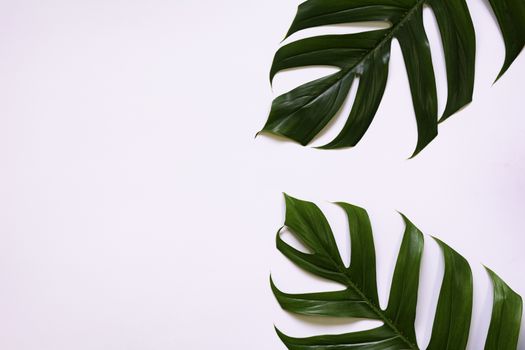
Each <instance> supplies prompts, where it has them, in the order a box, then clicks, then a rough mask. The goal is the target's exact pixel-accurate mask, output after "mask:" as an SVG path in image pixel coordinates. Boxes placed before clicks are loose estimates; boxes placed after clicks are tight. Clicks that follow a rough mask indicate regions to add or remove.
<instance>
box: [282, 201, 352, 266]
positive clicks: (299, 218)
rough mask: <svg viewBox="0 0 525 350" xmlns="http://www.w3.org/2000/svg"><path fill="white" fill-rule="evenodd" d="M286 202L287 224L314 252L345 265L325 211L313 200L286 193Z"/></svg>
mask: <svg viewBox="0 0 525 350" xmlns="http://www.w3.org/2000/svg"><path fill="white" fill-rule="evenodd" d="M284 198H285V203H286V220H285V222H284V224H285V226H286V227H288V228H289V229H290V230H291V231H292V232H293V233H294V234H295V235H296V236H297V237H299V238H300V239H301V241H302V242H303V243H305V244H306V245H307V246H308V247H309V248H310V249H312V251H313V252H314V253H317V254H322V255H325V256H327V257H329V258H331V259H332V260H333V261H334V263H335V264H337V265H338V266H340V267H344V264H343V261H342V260H341V256H340V255H339V249H338V248H337V244H336V242H335V238H334V234H333V233H332V229H331V228H330V224H328V221H327V220H326V217H325V216H324V214H323V212H322V211H321V210H320V209H319V207H318V206H317V205H315V204H314V203H312V202H307V201H302V200H300V199H296V198H293V197H291V196H288V195H287V194H285V195H284Z"/></svg>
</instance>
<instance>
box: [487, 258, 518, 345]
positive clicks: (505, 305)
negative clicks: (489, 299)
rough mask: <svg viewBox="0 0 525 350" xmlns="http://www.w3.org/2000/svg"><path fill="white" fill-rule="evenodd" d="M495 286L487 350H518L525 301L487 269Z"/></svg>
mask: <svg viewBox="0 0 525 350" xmlns="http://www.w3.org/2000/svg"><path fill="white" fill-rule="evenodd" d="M486 270H487V272H488V274H489V276H490V278H491V280H492V285H493V290H494V303H493V306H492V317H491V320H490V327H489V332H488V335H487V340H486V342H485V350H516V348H517V346H518V339H519V336H520V327H521V317H522V313H523V301H522V299H521V297H520V296H519V295H518V294H517V293H516V292H514V291H513V290H512V289H511V288H510V287H509V286H508V285H507V284H506V283H505V282H504V281H503V280H502V279H501V278H499V276H498V275H496V274H495V273H494V272H493V271H492V270H490V269H489V268H486Z"/></svg>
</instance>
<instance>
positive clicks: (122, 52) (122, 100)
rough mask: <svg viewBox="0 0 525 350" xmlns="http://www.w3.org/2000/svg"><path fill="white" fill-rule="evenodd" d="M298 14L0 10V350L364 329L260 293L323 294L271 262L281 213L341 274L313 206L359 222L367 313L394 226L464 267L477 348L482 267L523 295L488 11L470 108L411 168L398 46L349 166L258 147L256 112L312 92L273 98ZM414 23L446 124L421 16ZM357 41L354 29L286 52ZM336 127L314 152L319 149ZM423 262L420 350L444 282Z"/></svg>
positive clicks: (224, 343)
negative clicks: (368, 260)
mask: <svg viewBox="0 0 525 350" xmlns="http://www.w3.org/2000/svg"><path fill="white" fill-rule="evenodd" d="M299 3H300V1H299V0H293V1H292V0H290V1H282V0H271V1H253V0H252V1H240V0H225V1H189V0H188V1H186V0H171V1H168V0H166V1H161V0H153V1H152V0H150V1H145V0H141V1H137V0H133V1H119V0H103V1H102V0H90V1H70V0H68V1H66V0H48V1H36V0H33V1H31V0H20V1H6V0H3V1H1V2H0V348H1V349H6V350H37V349H38V350H66V349H76V350H94V349H104V350H106V349H107V350H144V349H148V350H151V349H158V350H165V349H261V350H262V349H284V346H283V345H282V344H281V343H280V341H279V339H278V338H277V337H276V335H275V333H274V330H273V325H274V324H275V325H276V326H278V327H279V328H280V329H281V330H283V331H285V332H287V333H289V334H290V335H294V336H309V335H314V334H320V333H323V332H326V333H337V332H344V331H346V330H350V329H357V328H362V327H367V326H369V324H368V323H366V322H359V323H357V324H356V323H355V322H354V323H349V322H348V320H342V321H341V320H324V321H323V320H320V319H315V320H313V322H311V320H309V318H305V317H296V316H292V315H289V314H287V313H285V312H284V311H282V310H280V308H279V307H278V305H277V303H276V302H275V300H274V298H273V296H272V294H271V291H270V288H269V275H270V272H271V273H272V275H273V277H274V280H275V282H276V283H277V284H278V286H279V287H280V288H281V289H283V290H285V291H289V292H308V291H314V290H323V288H324V289H328V288H337V286H335V285H332V284H327V283H326V282H323V281H320V280H316V279H313V278H312V277H311V276H309V275H306V274H304V273H303V272H301V271H299V270H298V269H297V268H295V267H294V266H293V265H291V264H290V263H289V262H288V261H286V260H285V258H283V257H282V256H280V255H279V253H278V252H277V250H276V249H275V245H274V239H275V232H276V230H277V229H278V228H279V227H280V226H281V225H282V223H283V220H284V205H283V204H284V203H283V198H282V192H287V193H289V194H291V195H293V196H296V197H299V198H303V199H307V200H312V201H315V202H317V203H319V204H320V205H321V207H322V208H323V209H326V210H327V214H328V216H329V218H330V220H331V222H332V223H333V228H334V231H335V232H336V234H337V239H338V242H339V243H340V247H341V251H342V252H343V253H344V254H346V255H345V256H346V257H347V259H348V256H347V255H348V250H349V249H348V237H347V231H346V230H347V228H346V222H345V219H344V217H343V216H342V212H340V211H339V210H337V209H336V208H335V207H334V206H333V205H331V204H330V203H329V202H331V201H347V202H351V203H354V204H357V205H360V206H363V207H365V208H367V209H369V212H370V215H371V218H372V222H373V227H374V229H375V238H376V245H377V250H378V279H379V283H380V286H379V287H380V292H381V300H382V303H383V304H386V301H387V300H386V299H387V295H388V287H389V284H390V278H391V275H392V272H393V264H394V261H395V257H396V254H397V250H398V248H399V243H400V237H401V234H402V230H403V227H402V222H401V219H400V217H399V215H398V214H397V212H396V210H397V211H400V212H403V213H404V214H405V215H407V216H408V217H409V218H410V219H411V220H412V221H413V222H414V223H415V224H416V225H417V226H418V227H419V228H420V229H421V230H422V231H423V232H425V233H426V234H429V235H434V236H437V237H439V238H441V239H442V240H444V241H445V242H447V243H448V244H450V245H451V246H452V247H454V248H455V249H456V250H458V251H459V252H460V253H462V254H463V255H464V256H465V257H466V258H468V259H469V261H470V262H471V263H472V267H473V270H474V273H475V287H476V290H475V312H474V317H473V331H472V334H471V338H470V342H469V349H482V348H483V343H484V337H485V333H486V330H487V327H488V322H489V315H490V308H491V298H492V294H491V293H492V292H491V286H490V282H489V281H488V278H487V276H486V274H485V273H484V271H483V269H482V266H481V263H483V264H486V265H487V266H489V267H491V268H492V269H494V270H495V271H496V272H497V273H498V274H499V275H500V276H501V277H502V278H503V279H505V280H506V281H507V282H508V283H509V284H510V285H511V286H512V287H513V288H514V289H515V290H516V291H517V292H518V293H520V294H522V295H525V279H524V278H523V270H524V268H525V254H524V251H523V247H524V246H525V245H524V244H525V229H524V227H525V215H524V208H525V137H524V136H525V119H524V113H523V96H524V94H523V77H524V76H525V57H524V55H522V56H521V57H520V58H519V59H518V60H517V61H516V62H515V63H514V65H513V66H512V67H511V69H510V70H509V71H508V73H507V74H506V75H505V76H504V77H503V78H502V79H501V80H500V81H499V82H498V83H497V84H495V85H492V82H493V80H494V78H495V77H496V75H497V73H498V71H499V69H500V66H501V64H502V62H503V58H504V47H503V42H502V39H501V34H500V32H499V31H498V28H497V26H496V23H495V21H494V18H493V16H492V14H491V12H490V11H489V8H488V5H487V3H486V2H485V1H474V0H469V1H468V4H469V6H470V9H471V14H472V17H473V21H474V23H475V28H476V31H477V46H478V51H477V75H476V89H475V94H474V101H473V103H472V104H470V105H469V106H468V107H467V108H465V109H464V110H462V111H461V112H460V113H458V114H456V115H455V116H453V117H452V118H451V119H450V120H448V121H447V122H445V123H444V124H442V125H441V126H440V129H439V131H440V134H439V136H438V138H437V139H436V140H435V141H434V142H432V143H431V145H430V146H429V147H428V148H427V149H425V150H424V151H423V152H422V153H421V154H420V155H419V156H418V157H416V158H415V159H413V160H407V158H408V157H409V156H410V154H411V152H412V150H413V148H414V147H415V144H416V128H415V121H414V115H413V111H412V105H411V101H410V92H409V88H408V82H407V78H406V73H405V68H404V65H403V60H402V57H401V52H400V50H399V46H398V45H397V43H394V45H393V50H392V59H391V63H390V72H391V73H390V78H389V81H388V86H387V90H386V93H385V96H384V100H383V102H382V104H381V107H380V109H379V111H378V113H377V116H376V118H375V121H374V123H373V124H372V126H371V128H370V130H369V131H368V133H367V134H366V136H365V137H364V138H363V140H362V142H361V143H360V144H359V145H358V146H357V147H355V148H354V149H347V150H342V151H320V150H316V149H311V148H303V147H300V146H298V145H296V144H293V143H290V142H283V141H280V140H276V139H275V138H269V137H266V136H260V137H258V138H257V139H254V135H255V133H256V132H257V131H258V130H259V129H260V128H261V127H262V126H263V124H264V122H265V119H266V117H267V113H268V111H269V107H270V104H271V100H272V99H273V97H275V96H276V95H277V94H279V93H282V92H284V91H286V90H289V89H291V88H293V87H295V86H296V85H297V84H299V83H300V82H305V81H308V80H309V79H312V78H314V77H318V76H321V75H322V74H325V73H326V71H327V70H326V69H308V70H306V71H294V72H286V73H283V74H280V75H279V76H278V77H277V78H276V81H275V85H274V89H273V92H272V90H271V88H270V85H269V81H268V73H269V68H270V64H271V61H272V57H273V54H274V52H275V50H276V49H277V48H278V46H279V42H280V41H281V39H282V38H283V36H284V34H285V32H286V30H287V28H288V26H289V25H290V23H291V20H292V18H293V16H294V14H295V9H296V6H297V5H298V4H299ZM425 24H426V27H427V30H428V36H429V38H430V41H431V47H432V50H433V55H434V62H435V67H436V69H435V71H436V76H437V82H438V90H439V96H440V107H441V110H443V107H444V102H445V97H446V79H445V71H444V65H443V55H442V53H441V48H440V45H441V44H440V41H439V35H438V34H437V30H436V24H435V20H434V18H433V16H432V14H431V12H430V11H429V10H428V9H427V10H425ZM362 29H366V30H369V29H370V27H368V28H366V27H356V26H352V27H349V26H347V27H345V26H339V27H335V28H334V27H331V28H324V29H319V30H318V29H315V30H310V31H308V32H305V33H299V34H298V35H296V36H294V38H299V37H301V36H305V35H311V34H316V33H321V32H324V33H340V32H350V31H356V30H362ZM292 39H293V38H292ZM349 106H350V104H349V103H347V105H346V106H345V107H344V110H343V113H342V117H341V118H339V119H338V120H337V121H336V122H335V123H334V125H333V126H332V129H330V130H328V131H327V132H326V133H325V134H324V135H323V136H322V137H321V139H319V140H316V144H321V143H322V142H323V140H327V139H329V137H330V136H332V135H335V134H336V133H337V131H338V128H340V127H341V126H342V123H344V119H345V115H344V114H345V113H347V111H348V110H349ZM426 242H427V243H426V248H427V249H426V251H425V256H424V266H423V274H422V287H421V290H420V304H419V308H418V320H417V330H418V337H419V338H420V340H421V342H422V344H423V345H424V344H426V342H427V341H428V336H429V332H430V327H431V322H432V318H433V315H434V308H435V303H436V300H437V294H438V289H439V284H440V278H441V274H442V269H443V268H442V262H441V257H440V254H439V251H438V250H437V247H436V245H435V244H434V243H433V242H432V240H431V239H430V238H429V237H427V240H426ZM523 337H525V335H524V336H523ZM521 344H522V345H521V347H520V349H525V339H522V341H521Z"/></svg>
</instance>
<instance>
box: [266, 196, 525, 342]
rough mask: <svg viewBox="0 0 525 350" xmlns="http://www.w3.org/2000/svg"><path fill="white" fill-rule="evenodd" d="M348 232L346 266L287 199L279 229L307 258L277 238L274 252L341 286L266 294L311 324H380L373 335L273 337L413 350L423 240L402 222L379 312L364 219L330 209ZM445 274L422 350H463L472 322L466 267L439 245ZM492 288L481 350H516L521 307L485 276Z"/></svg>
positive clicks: (360, 212) (313, 222)
mask: <svg viewBox="0 0 525 350" xmlns="http://www.w3.org/2000/svg"><path fill="white" fill-rule="evenodd" d="M337 204H338V205H339V206H340V207H341V208H342V209H343V210H344V211H345V212H346V214H347V216H348V221H349V225H350V242H351V263H350V267H346V266H345V265H344V263H343V260H342V259H341V256H340V253H339V250H338V248H337V245H336V242H335V239H334V236H333V234H332V230H331V228H330V226H329V224H328V221H327V220H326V218H325V216H324V215H323V213H322V212H321V210H320V209H319V208H318V207H317V206H316V205H315V204H313V203H310V202H305V201H301V200H298V199H294V198H292V197H289V196H286V222H285V226H286V227H287V228H288V229H289V230H290V232H291V233H292V234H294V235H295V237H297V238H298V239H299V240H300V241H301V242H302V243H303V244H304V245H305V246H306V247H307V248H308V249H309V250H310V252H309V253H304V252H301V251H299V250H297V249H295V248H294V247H292V246H290V245H289V244H287V243H286V242H284V241H283V240H282V239H281V236H280V233H279V234H278V235H277V248H278V249H279V250H280V251H281V252H282V253H283V254H284V255H285V256H286V257H287V258H288V259H290V260H291V261H292V262H293V263H295V264H296V265H297V266H299V267H300V268H302V269H304V270H306V271H308V272H310V273H313V274H314V275H317V276H319V277H322V278H325V279H328V280H332V281H335V282H338V283H339V284H341V285H342V286H343V287H344V289H341V290H339V291H331V292H321V293H309V294H288V293H285V292H283V291H281V290H279V289H277V287H276V286H275V285H274V283H273V282H271V285H272V289H273V292H274V294H275V296H276V298H277V300H278V302H279V304H280V305H281V307H282V308H283V309H285V310H287V311H290V312H293V313H297V314H303V315H316V316H331V317H355V318H365V319H373V320H379V321H381V322H382V323H383V324H382V326H380V327H377V328H374V329H370V330H365V331H359V332H354V333H347V334H340V335H322V336H314V337H311V338H292V337H289V336H286V335H284V334H283V333H282V332H280V331H279V330H277V333H278V335H279V337H280V338H281V340H282V341H283V342H284V344H285V345H286V346H287V347H288V349H290V350H321V349H322V350H328V349H337V350H344V349H363V350H364V349H366V350H376V349H388V350H396V349H419V346H418V344H417V339H416V332H415V329H414V322H415V318H416V306H417V296H418V285H419V275H420V264H421V256H422V252H423V234H422V233H421V232H420V231H419V230H418V229H417V228H416V227H415V226H414V225H413V224H412V223H411V222H410V221H409V220H408V219H407V218H406V217H404V216H403V219H404V221H405V225H406V229H405V233H404V237H403V241H402V243H401V248H400V250H399V255H398V259H397V263H396V266H395V270H394V276H393V280H392V285H391V290H390V297H389V301H388V306H387V308H386V309H382V308H381V306H380V305H379V300H378V293H377V282H376V258H375V248H374V240H373V237H372V228H371V225H370V220H369V217H368V214H367V212H366V211H365V210H364V209H362V208H359V207H356V206H353V205H351V204H347V203H337ZM436 241H437V242H438V243H439V246H440V247H441V250H442V252H443V256H444V261H445V272H444V277H443V282H442V285H441V291H440V294H439V300H438V305H437V309H436V316H435V319H434V324H433V328H432V335H431V339H430V343H429V345H428V347H427V349H430V350H462V349H465V348H466V346H467V340H468V336H469V330H470V320H471V314H472V295H473V287H472V285H473V283H472V273H471V269H470V266H469V264H468V263H467V261H466V260H465V259H464V258H463V257H462V256H460V255H459V254H458V253H457V252H455V251H454V250H453V249H451V248H450V247H449V246H447V245H446V244H445V243H443V242H441V241H440V240H437V239H436ZM488 271H489V274H490V277H491V278H492V281H493V286H494V303H493V312H492V320H491V324H490V329H489V332H488V337H487V340H486V346H485V349H486V350H510V349H513V350H515V349H516V346H517V341H518V336H519V329H520V324H521V316H522V300H521V297H520V296H519V295H517V294H516V293H514V292H513V291H512V290H511V289H510V288H509V287H508V286H507V285H506V284H505V283H504V282H503V281H502V280H501V279H500V278H499V277H498V276H496V274H494V273H493V272H492V271H490V270H488Z"/></svg>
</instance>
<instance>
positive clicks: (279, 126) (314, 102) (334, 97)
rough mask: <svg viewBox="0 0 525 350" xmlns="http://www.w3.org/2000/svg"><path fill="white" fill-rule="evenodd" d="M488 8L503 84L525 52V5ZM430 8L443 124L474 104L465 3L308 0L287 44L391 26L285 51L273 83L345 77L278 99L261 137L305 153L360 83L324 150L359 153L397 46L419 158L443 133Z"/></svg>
mask: <svg viewBox="0 0 525 350" xmlns="http://www.w3.org/2000/svg"><path fill="white" fill-rule="evenodd" d="M490 4H491V6H492V8H493V10H494V13H495V15H496V18H497V20H498V23H499V26H500V28H501V31H502V33H503V38H504V42H505V47H506V58H505V62H504V65H503V68H502V69H501V71H500V74H499V76H501V75H502V74H503V73H504V72H505V71H506V70H507V69H508V68H509V66H510V65H511V63H512V62H513V61H514V59H515V58H516V57H517V56H518V54H519V53H520V51H521V50H522V49H523V46H524V45H525V1H523V0H490ZM424 5H428V6H430V8H431V9H432V10H433V12H434V14H435V16H436V19H437V23H438V25H439V29H440V33H441V39H442V43H443V49H444V53H445V61H446V69H447V81H448V98H447V104H446V108H445V111H444V113H443V115H442V116H441V119H440V120H441V121H442V120H445V119H447V118H448V117H449V116H450V115H452V114H453V113H455V112H456V111H458V110H459V109H460V108H462V107H463V106H465V105H466V104H468V103H469V102H470V101H471V99H472V90H473V86H474V66H475V55H476V39H475V33H474V27H473V25H472V20H471V18H470V14H469V11H468V8H467V4H466V2H465V0H380V1H379V0H308V1H306V2H304V3H303V4H301V5H300V6H299V10H298V12H297V16H296V17H295V20H294V21H293V24H292V26H291V28H290V30H289V32H288V34H287V36H286V37H288V36H290V35H291V34H293V33H295V32H297V31H300V30H303V29H307V28H312V27H317V26H323V25H331V24H344V23H356V22H366V21H382V22H386V23H388V24H390V26H389V28H387V29H381V30H374V31H367V32H361V33H357V34H347V35H324V36H317V37H311V38H307V39H303V40H298V41H295V42H292V43H290V44H288V45H285V46H283V47H281V48H280V49H279V50H278V51H277V53H276V55H275V58H274V61H273V65H272V68H271V72H270V79H271V80H273V78H274V76H275V74H276V73H277V72H279V71H281V70H284V69H288V68H296V67H305V66H313V65H323V66H333V67H336V68H338V69H339V71H338V72H337V73H335V74H331V75H329V76H326V77H323V78H321V79H318V80H315V81H312V82H309V83H307V84H304V85H301V86H299V87H298V88H296V89H294V90H292V91H290V92H288V93H286V94H284V95H281V96H279V97H277V98H276V99H275V100H274V102H273V105H272V109H271V112H270V115H269V117H268V121H267V122H266V125H265V126H264V128H263V129H262V130H261V132H268V133H272V134H276V135H280V136H284V137H286V138H289V139H292V140H294V141H296V142H299V143H300V144H302V145H307V144H308V143H310V141H311V140H312V139H313V138H314V137H315V136H316V135H317V134H318V133H319V132H320V131H321V130H322V129H323V128H324V127H325V126H326V125H327V124H328V122H329V121H330V120H331V119H332V118H333V117H334V115H335V114H336V113H337V112H338V111H339V109H340V108H341V106H342V104H343V102H344V100H345V98H346V97H347V95H348V93H349V90H350V87H351V86H352V83H353V82H354V80H355V79H356V78H359V87H358V90H357V95H356V98H355V101H354V103H353V108H352V110H351V112H350V115H349V116H348V119H347V121H346V124H345V125H344V127H343V129H342V130H341V132H340V133H339V135H338V136H337V137H336V138H335V139H334V140H333V141H331V142H330V143H329V144H327V145H325V146H323V147H320V148H325V149H334V148H342V147H351V146H355V145H356V144H357V143H358V142H359V140H360V139H361V138H362V137H363V135H364V134H365V132H366V130H367V129H368V127H369V126H370V124H371V122H372V120H373V118H374V115H375V113H376V111H377V109H378V107H379V103H380V102H381V99H382V96H383V92H384V90H385V86H386V81H387V77H388V63H389V59H390V46H391V43H392V39H394V38H396V39H397V40H398V42H399V44H400V46H401V50H402V52H403V57H404V59H405V64H406V69H407V73H408V79H409V83H410V89H411V92H412V102H413V106H414V111H415V115H416V122H417V130H418V142H417V146H416V149H415V151H414V154H413V155H416V154H417V153H418V152H420V151H421V150H422V149H423V148H425V146H427V145H428V144H429V143H430V141H432V140H433V139H434V138H435V137H436V136H437V133H438V116H437V113H438V111H437V96H436V83H435V79H434V69H433V66H432V60H431V54H430V47H429V43H428V39H427V36H426V34H425V29H424V26H423V6H424ZM499 76H498V78H499Z"/></svg>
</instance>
